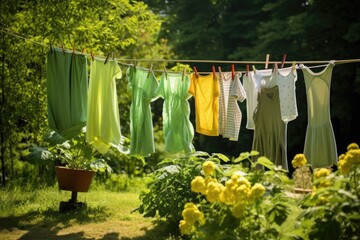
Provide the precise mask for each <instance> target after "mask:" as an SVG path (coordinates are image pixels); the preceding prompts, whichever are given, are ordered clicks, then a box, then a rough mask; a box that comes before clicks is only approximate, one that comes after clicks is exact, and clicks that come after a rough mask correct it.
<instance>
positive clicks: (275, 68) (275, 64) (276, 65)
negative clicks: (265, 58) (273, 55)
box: [274, 63, 278, 73]
mask: <svg viewBox="0 0 360 240" xmlns="http://www.w3.org/2000/svg"><path fill="white" fill-rule="evenodd" d="M277 70H278V64H277V63H274V73H276V72H277Z"/></svg>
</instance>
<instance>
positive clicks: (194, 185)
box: [191, 176, 206, 194]
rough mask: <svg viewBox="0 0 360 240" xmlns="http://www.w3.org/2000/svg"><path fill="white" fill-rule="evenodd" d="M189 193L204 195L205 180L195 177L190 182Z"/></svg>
mask: <svg viewBox="0 0 360 240" xmlns="http://www.w3.org/2000/svg"><path fill="white" fill-rule="evenodd" d="M191 191H193V192H196V193H201V194H205V193H206V184H205V179H204V178H203V177H201V176H196V177H195V178H194V179H193V180H192V181H191Z"/></svg>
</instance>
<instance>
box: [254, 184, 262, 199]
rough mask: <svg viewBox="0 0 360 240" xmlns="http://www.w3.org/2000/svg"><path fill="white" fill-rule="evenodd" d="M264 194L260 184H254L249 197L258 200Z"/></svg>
mask: <svg viewBox="0 0 360 240" xmlns="http://www.w3.org/2000/svg"><path fill="white" fill-rule="evenodd" d="M264 193H265V187H264V186H263V185H262V184H260V183H255V184H254V186H252V188H251V197H253V198H259V197H261V196H262V195H264Z"/></svg>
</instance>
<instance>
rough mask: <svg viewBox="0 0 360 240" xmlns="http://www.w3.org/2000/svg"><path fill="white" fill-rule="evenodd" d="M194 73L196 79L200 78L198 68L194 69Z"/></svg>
mask: <svg viewBox="0 0 360 240" xmlns="http://www.w3.org/2000/svg"><path fill="white" fill-rule="evenodd" d="M194 72H195V77H196V78H198V77H199V74H198V71H197V70H196V67H194Z"/></svg>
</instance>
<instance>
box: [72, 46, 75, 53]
mask: <svg viewBox="0 0 360 240" xmlns="http://www.w3.org/2000/svg"><path fill="white" fill-rule="evenodd" d="M72 53H73V54H75V46H73V52H72Z"/></svg>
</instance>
